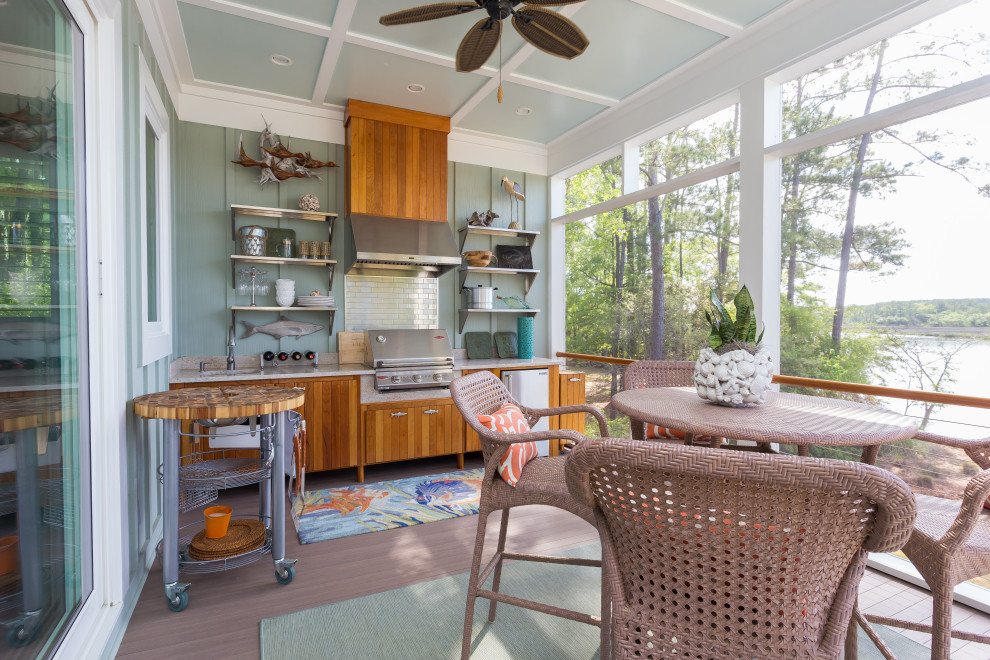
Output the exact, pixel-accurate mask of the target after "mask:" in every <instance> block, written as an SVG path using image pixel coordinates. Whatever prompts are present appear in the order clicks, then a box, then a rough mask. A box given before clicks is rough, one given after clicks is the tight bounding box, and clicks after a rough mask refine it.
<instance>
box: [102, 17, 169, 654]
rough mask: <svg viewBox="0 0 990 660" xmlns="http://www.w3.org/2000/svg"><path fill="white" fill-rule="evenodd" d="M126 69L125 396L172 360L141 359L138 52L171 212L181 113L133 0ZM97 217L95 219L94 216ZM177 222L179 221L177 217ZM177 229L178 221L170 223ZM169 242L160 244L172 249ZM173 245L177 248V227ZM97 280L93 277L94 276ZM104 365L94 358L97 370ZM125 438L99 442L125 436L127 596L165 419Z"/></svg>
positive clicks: (140, 562) (142, 558)
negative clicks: (160, 126) (161, 131)
mask: <svg viewBox="0 0 990 660" xmlns="http://www.w3.org/2000/svg"><path fill="white" fill-rule="evenodd" d="M120 25H121V42H120V43H121V53H120V55H121V75H122V81H123V89H122V107H121V111H122V116H121V118H120V121H121V136H122V140H123V143H122V159H123V162H124V168H123V170H124V177H123V179H122V180H121V181H120V182H118V183H119V187H120V194H121V197H122V211H123V218H124V221H123V235H122V237H121V240H122V242H123V249H122V251H121V253H120V254H119V255H117V258H119V259H120V260H121V263H122V265H121V268H122V274H123V278H124V285H123V299H122V300H116V301H113V303H114V304H115V305H116V307H117V309H119V310H120V313H121V314H124V318H125V323H126V333H125V342H126V346H123V347H121V351H120V355H121V357H122V359H123V360H124V365H123V370H124V374H125V383H124V387H125V396H126V398H127V400H128V401H130V400H131V399H133V398H134V397H135V396H138V395H140V394H145V393H148V392H156V391H160V390H163V389H167V387H168V360H167V359H163V360H159V361H157V362H154V363H152V364H149V365H147V366H144V365H142V364H141V362H142V360H141V341H142V324H141V321H142V318H141V313H140V309H141V297H142V296H143V291H142V287H141V284H140V282H141V277H140V276H141V268H142V260H141V257H142V253H143V251H144V249H145V248H144V246H143V245H142V244H141V232H140V230H141V223H142V222H143V220H142V218H143V217H144V214H143V209H142V208H141V205H140V200H141V189H142V187H143V182H142V181H141V180H140V167H139V158H140V140H141V138H142V136H143V134H144V130H143V128H144V123H143V118H142V117H141V113H140V101H139V98H140V96H139V95H140V58H141V57H144V60H145V62H146V63H147V64H148V67H149V69H150V70H151V72H152V75H153V77H154V81H155V85H156V87H157V88H158V91H159V94H160V96H161V97H162V100H163V101H164V103H165V108H166V111H167V112H168V115H169V135H170V144H169V145H168V148H169V155H170V160H171V168H172V190H171V191H169V192H170V194H171V195H172V211H173V217H175V215H176V214H177V212H178V209H179V198H178V196H177V186H176V184H175V177H176V161H177V152H176V142H175V136H176V132H177V120H176V116H175V111H174V108H173V106H172V103H171V100H170V98H169V96H168V91H167V89H166V87H165V84H164V79H163V77H162V75H161V71H160V70H159V68H158V65H157V62H156V61H155V57H154V55H153V54H152V48H151V44H150V42H149V40H148V36H147V33H146V32H145V31H144V28H143V26H142V25H141V22H140V20H139V16H138V13H137V10H136V8H135V7H134V5H133V3H132V2H131V1H130V0H125V1H124V2H122V3H121V13H120ZM95 221H98V220H97V219H91V222H95ZM173 222H174V221H173ZM173 229H174V224H173ZM167 248H168V246H163V252H166V253H167ZM171 248H172V251H173V253H174V251H175V235H174V231H173V243H172V246H171ZM91 284H95V283H91ZM99 368H100V365H92V369H93V370H94V371H97V370H99ZM125 429H126V438H123V439H115V438H102V439H95V438H94V442H106V443H109V444H112V443H114V442H120V445H119V448H120V451H121V454H122V464H123V469H124V470H126V474H121V475H120V498H121V500H122V501H124V502H126V509H125V512H124V516H125V519H126V528H125V529H124V544H125V548H124V563H123V565H122V566H121V567H120V570H121V573H122V576H123V580H124V584H125V585H127V596H126V598H127V601H128V602H133V601H134V600H136V599H137V596H138V593H139V591H140V587H141V586H142V585H143V582H144V576H145V575H146V572H147V566H148V565H149V564H150V561H151V559H152V558H153V556H154V545H155V542H156V541H157V539H156V538H155V537H154V536H153V534H154V533H155V530H156V529H158V528H159V525H160V516H161V495H160V493H159V492H158V482H157V478H156V468H157V466H158V464H159V463H160V462H161V448H160V444H161V443H160V432H161V431H160V425H159V424H145V423H143V422H141V421H140V420H138V419H137V418H135V417H134V416H133V415H128V417H127V419H126V422H125ZM124 625H125V622H124V621H118V624H117V629H116V630H115V633H114V634H115V636H118V637H119V636H120V635H122V634H123V626H124Z"/></svg>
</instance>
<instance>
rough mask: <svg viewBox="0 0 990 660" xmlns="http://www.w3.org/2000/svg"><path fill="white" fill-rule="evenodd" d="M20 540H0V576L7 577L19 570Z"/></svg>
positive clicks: (14, 538) (5, 538)
mask: <svg viewBox="0 0 990 660" xmlns="http://www.w3.org/2000/svg"><path fill="white" fill-rule="evenodd" d="M19 540H20V539H19V538H18V537H16V536H5V537H3V538H0V575H6V574H7V573H10V572H11V571H13V570H14V569H16V568H17V560H18V557H17V550H18V541H19Z"/></svg>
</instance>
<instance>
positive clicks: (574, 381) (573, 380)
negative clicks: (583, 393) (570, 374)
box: [567, 378, 581, 383]
mask: <svg viewBox="0 0 990 660" xmlns="http://www.w3.org/2000/svg"><path fill="white" fill-rule="evenodd" d="M567 380H569V381H571V382H572V383H576V382H578V381H579V380H581V379H580V378H568V379H567Z"/></svg>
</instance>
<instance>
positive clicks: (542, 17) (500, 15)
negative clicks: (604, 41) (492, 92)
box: [378, 0, 588, 100]
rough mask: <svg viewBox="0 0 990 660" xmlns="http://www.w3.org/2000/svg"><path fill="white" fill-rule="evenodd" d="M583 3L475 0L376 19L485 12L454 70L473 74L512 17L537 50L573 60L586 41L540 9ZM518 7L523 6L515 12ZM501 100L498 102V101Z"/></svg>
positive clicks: (397, 21) (392, 21) (396, 21)
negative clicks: (506, 20)
mask: <svg viewBox="0 0 990 660" xmlns="http://www.w3.org/2000/svg"><path fill="white" fill-rule="evenodd" d="M578 2H584V0H474V2H438V3H435V4H432V5H423V6H421V7H413V8H412V9H404V10H402V11H397V12H394V13H392V14H386V15H385V16H382V17H381V18H380V19H378V22H379V23H381V24H382V25H405V24H407V23H419V22H420V21H432V20H433V19H435V18H446V17H447V16H457V15H459V14H466V13H467V12H469V11H474V10H475V9H484V10H485V11H486V12H487V13H488V18H483V19H481V20H480V21H478V22H477V23H475V24H474V27H472V28H471V29H470V30H469V31H468V33H467V34H466V35H464V39H463V40H462V41H461V45H460V46H459V47H458V49H457V70H458V71H474V70H475V69H478V68H480V67H481V65H483V64H484V63H485V62H487V61H488V58H489V57H490V56H491V54H492V53H493V52H494V51H495V46H497V45H498V42H499V37H501V36H502V20H503V19H505V18H508V17H509V16H512V26H513V27H514V28H516V30H517V31H518V32H519V34H520V35H521V36H522V38H523V39H525V40H526V41H528V42H529V43H531V44H533V45H534V46H536V47H537V48H539V49H540V50H542V51H544V52H546V53H550V54H551V55H556V56H557V57H563V58H566V59H573V58H575V57H577V56H578V55H580V54H581V53H583V52H584V50H585V49H586V48H587V47H588V38H587V37H586V36H584V32H582V31H581V28H579V27H578V26H577V25H575V24H574V23H573V22H571V20H570V19H568V18H565V17H564V16H561V15H560V14H558V13H557V12H554V11H551V10H549V9H541V7H560V6H563V5H572V4H575V3H578ZM517 5H526V6H524V7H522V8H520V9H516V6H517ZM500 100H501V99H500Z"/></svg>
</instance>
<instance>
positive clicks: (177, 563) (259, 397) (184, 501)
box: [134, 386, 305, 612]
mask: <svg viewBox="0 0 990 660" xmlns="http://www.w3.org/2000/svg"><path fill="white" fill-rule="evenodd" d="M304 401H305V390H302V389H298V388H282V387H263V386H236V387H229V386H224V387H194V388H186V389H181V390H171V391H166V392H158V393H155V394H145V395H143V396H139V397H137V398H135V399H134V414H136V415H138V416H139V417H144V418H145V419H161V420H163V433H162V443H163V456H162V466H161V483H162V495H163V497H162V499H163V509H164V512H163V519H164V530H163V532H162V542H161V545H160V546H159V552H160V556H161V560H162V578H163V583H164V587H165V601H166V603H167V605H168V608H169V609H170V610H172V611H173V612H181V611H182V610H184V609H185V607H186V605H188V604H189V594H188V593H186V590H187V589H188V588H189V583H186V582H179V572H180V571H182V572H185V573H209V572H213V571H222V570H227V569H229V568H236V567H238V566H243V565H245V564H249V563H251V562H254V561H257V560H258V559H260V558H261V557H263V556H264V555H267V554H269V553H271V555H272V561H273V563H274V565H275V579H276V580H277V581H278V582H279V583H281V584H289V583H290V582H291V581H292V579H293V577H294V576H295V568H294V566H293V565H294V564H295V563H296V560H295V559H286V558H285V489H284V480H283V476H282V475H284V474H285V458H284V453H283V449H282V442H283V440H282V435H283V434H282V429H284V428H286V426H287V425H288V424H290V423H291V422H290V420H289V412H290V411H291V410H292V409H293V408H298V407H300V406H301V405H303V403H304ZM254 417H258V418H259V423H258V424H257V426H256V427H253V428H251V429H250V430H247V431H245V432H244V433H246V434H250V433H252V432H253V433H256V434H257V438H258V447H259V449H260V450H261V457H260V458H237V457H230V452H225V451H222V450H217V451H215V452H201V453H199V454H194V455H193V456H188V457H185V459H186V460H187V463H188V464H187V465H180V457H179V445H180V437H181V436H183V435H186V436H189V435H193V436H196V435H197V434H195V433H193V434H183V433H181V430H180V423H181V422H182V421H189V422H202V423H203V424H204V425H222V424H224V423H226V420H230V419H231V418H248V419H251V418H254ZM221 420H223V421H221ZM214 456H216V458H214ZM251 483H258V484H259V488H258V491H259V497H258V499H259V513H258V520H260V521H261V522H262V523H263V524H264V526H265V531H264V539H263V541H262V542H261V545H260V546H259V547H254V548H249V549H246V550H244V551H243V552H240V553H236V554H233V555H232V556H229V557H218V558H210V559H196V558H194V557H192V556H191V555H190V553H189V546H190V543H191V541H192V539H193V536H194V534H195V531H194V530H195V529H196V528H198V527H199V525H201V524H202V523H195V524H192V525H187V526H185V527H184V528H183V530H185V529H187V528H188V529H190V530H193V531H192V533H190V534H186V535H185V536H183V537H181V538H180V536H179V532H180V529H179V509H180V505H181V506H182V508H183V509H184V510H188V509H190V508H195V507H197V506H201V505H202V504H205V503H206V502H209V501H210V499H212V498H213V497H215V494H214V493H215V491H217V490H220V489H223V488H230V487H233V486H243V485H247V484H251ZM237 519H238V518H233V519H232V522H233V521H236V520H237Z"/></svg>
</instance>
